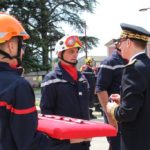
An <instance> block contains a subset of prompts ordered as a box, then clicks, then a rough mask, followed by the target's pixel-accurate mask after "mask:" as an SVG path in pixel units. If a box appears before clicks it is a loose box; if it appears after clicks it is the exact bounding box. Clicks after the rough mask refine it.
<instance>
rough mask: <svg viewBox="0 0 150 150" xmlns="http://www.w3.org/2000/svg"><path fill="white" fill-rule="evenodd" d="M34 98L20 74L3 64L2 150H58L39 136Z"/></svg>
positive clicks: (0, 80) (0, 77) (0, 99)
mask: <svg viewBox="0 0 150 150" xmlns="http://www.w3.org/2000/svg"><path fill="white" fill-rule="evenodd" d="M36 128H37V111H36V107H35V96H34V93H33V90H32V88H31V86H30V84H29V83H28V82H27V81H26V80H24V78H22V77H21V76H20V70H17V69H13V68H11V67H10V66H9V65H8V64H7V63H2V62H0V150H55V149H50V147H52V144H53V139H49V138H48V137H47V136H46V135H44V134H42V133H40V132H37V131H36Z"/></svg>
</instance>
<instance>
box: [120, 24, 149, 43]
mask: <svg viewBox="0 0 150 150" xmlns="http://www.w3.org/2000/svg"><path fill="white" fill-rule="evenodd" d="M120 26H121V28H122V34H121V36H120V38H131V39H137V40H141V41H145V42H147V41H149V37H150V32H148V31H147V30H146V29H144V28H142V27H139V26H136V25H130V24H126V23H121V24H120Z"/></svg>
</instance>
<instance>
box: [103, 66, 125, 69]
mask: <svg viewBox="0 0 150 150" xmlns="http://www.w3.org/2000/svg"><path fill="white" fill-rule="evenodd" d="M124 67H125V65H116V66H108V65H100V68H107V69H110V70H115V69H120V68H124Z"/></svg>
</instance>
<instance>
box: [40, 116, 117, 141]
mask: <svg viewBox="0 0 150 150" xmlns="http://www.w3.org/2000/svg"><path fill="white" fill-rule="evenodd" d="M37 130H38V131H41V132H44V133H45V134H47V135H49V136H50V137H53V138H56V139H60V140H64V139H77V138H92V137H102V136H116V135H117V131H116V129H115V128H114V127H113V126H111V125H109V124H106V123H102V122H96V121H88V120H82V119H75V118H70V117H64V116H56V115H44V116H42V115H39V116H38V128H37Z"/></svg>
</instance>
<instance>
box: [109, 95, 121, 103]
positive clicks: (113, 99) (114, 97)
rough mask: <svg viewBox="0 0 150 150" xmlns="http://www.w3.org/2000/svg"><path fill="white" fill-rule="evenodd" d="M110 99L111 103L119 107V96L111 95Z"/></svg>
mask: <svg viewBox="0 0 150 150" xmlns="http://www.w3.org/2000/svg"><path fill="white" fill-rule="evenodd" d="M110 99H111V100H112V101H113V102H116V103H117V104H118V105H120V95H119V94H111V95H110Z"/></svg>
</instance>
